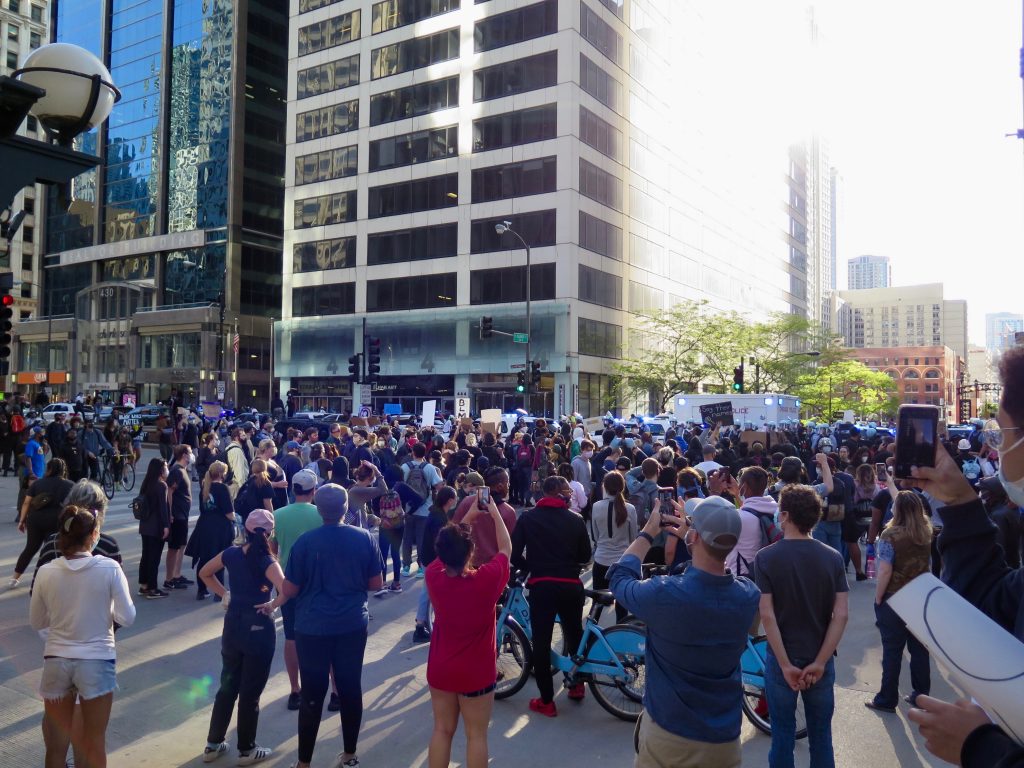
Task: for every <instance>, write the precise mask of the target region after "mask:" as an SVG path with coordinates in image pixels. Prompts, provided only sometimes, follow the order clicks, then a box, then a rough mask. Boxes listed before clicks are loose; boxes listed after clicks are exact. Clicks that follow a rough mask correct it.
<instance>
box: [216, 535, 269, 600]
mask: <svg viewBox="0 0 1024 768" xmlns="http://www.w3.org/2000/svg"><path fill="white" fill-rule="evenodd" d="M221 559H222V560H223V562H224V567H225V568H227V569H228V579H229V583H230V584H231V603H230V604H229V605H228V611H229V612H236V613H237V612H239V611H247V610H253V608H254V606H257V605H262V604H263V603H266V602H268V601H269V600H270V590H271V588H272V587H273V585H272V584H271V583H270V580H269V579H268V578H267V577H266V575H265V574H266V572H267V568H269V567H270V564H271V563H272V562H274V558H273V557H271V556H270V555H265V556H264V557H263V560H262V562H261V563H260V572H259V576H258V577H257V576H256V574H255V573H254V572H253V569H252V568H251V567H250V566H249V563H248V561H247V559H246V556H245V553H244V552H243V551H242V548H241V547H229V548H228V549H226V550H224V554H223V555H221Z"/></svg>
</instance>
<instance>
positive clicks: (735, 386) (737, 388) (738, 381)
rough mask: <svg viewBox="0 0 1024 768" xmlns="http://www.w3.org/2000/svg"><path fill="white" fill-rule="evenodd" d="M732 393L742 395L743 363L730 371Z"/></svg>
mask: <svg viewBox="0 0 1024 768" xmlns="http://www.w3.org/2000/svg"><path fill="white" fill-rule="evenodd" d="M732 391H733V392H736V393H738V394H741V395H742V394H743V363H740V364H739V365H737V366H736V367H735V368H733V369H732Z"/></svg>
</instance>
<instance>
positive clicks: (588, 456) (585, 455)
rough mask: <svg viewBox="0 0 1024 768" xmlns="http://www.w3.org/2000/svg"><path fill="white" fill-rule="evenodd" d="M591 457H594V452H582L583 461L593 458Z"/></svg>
mask: <svg viewBox="0 0 1024 768" xmlns="http://www.w3.org/2000/svg"><path fill="white" fill-rule="evenodd" d="M593 456H594V452H593V451H584V452H583V458H584V459H590V458H593Z"/></svg>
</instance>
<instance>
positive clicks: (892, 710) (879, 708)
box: [864, 700, 896, 715]
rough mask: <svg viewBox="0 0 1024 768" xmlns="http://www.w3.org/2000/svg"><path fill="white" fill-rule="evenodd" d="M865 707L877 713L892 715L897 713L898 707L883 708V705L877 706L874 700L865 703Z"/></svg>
mask: <svg viewBox="0 0 1024 768" xmlns="http://www.w3.org/2000/svg"><path fill="white" fill-rule="evenodd" d="M864 706H865V707H867V708H868V709H873V710H874V711H875V712H888V713H889V714H890V715H892V714H895V712H896V707H883V706H882V705H881V704H876V703H875V702H874V700H872V701H865V702H864Z"/></svg>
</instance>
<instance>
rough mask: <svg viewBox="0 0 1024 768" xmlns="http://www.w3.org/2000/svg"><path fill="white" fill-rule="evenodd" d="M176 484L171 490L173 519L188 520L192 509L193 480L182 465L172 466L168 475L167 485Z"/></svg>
mask: <svg viewBox="0 0 1024 768" xmlns="http://www.w3.org/2000/svg"><path fill="white" fill-rule="evenodd" d="M171 486H174V490H173V491H171V519H172V520H188V515H189V512H191V511H192V481H191V480H189V477H188V475H187V474H185V470H183V469H182V468H181V467H178V466H174V467H171V471H170V473H168V475H167V487H168V488H170V487H171Z"/></svg>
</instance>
